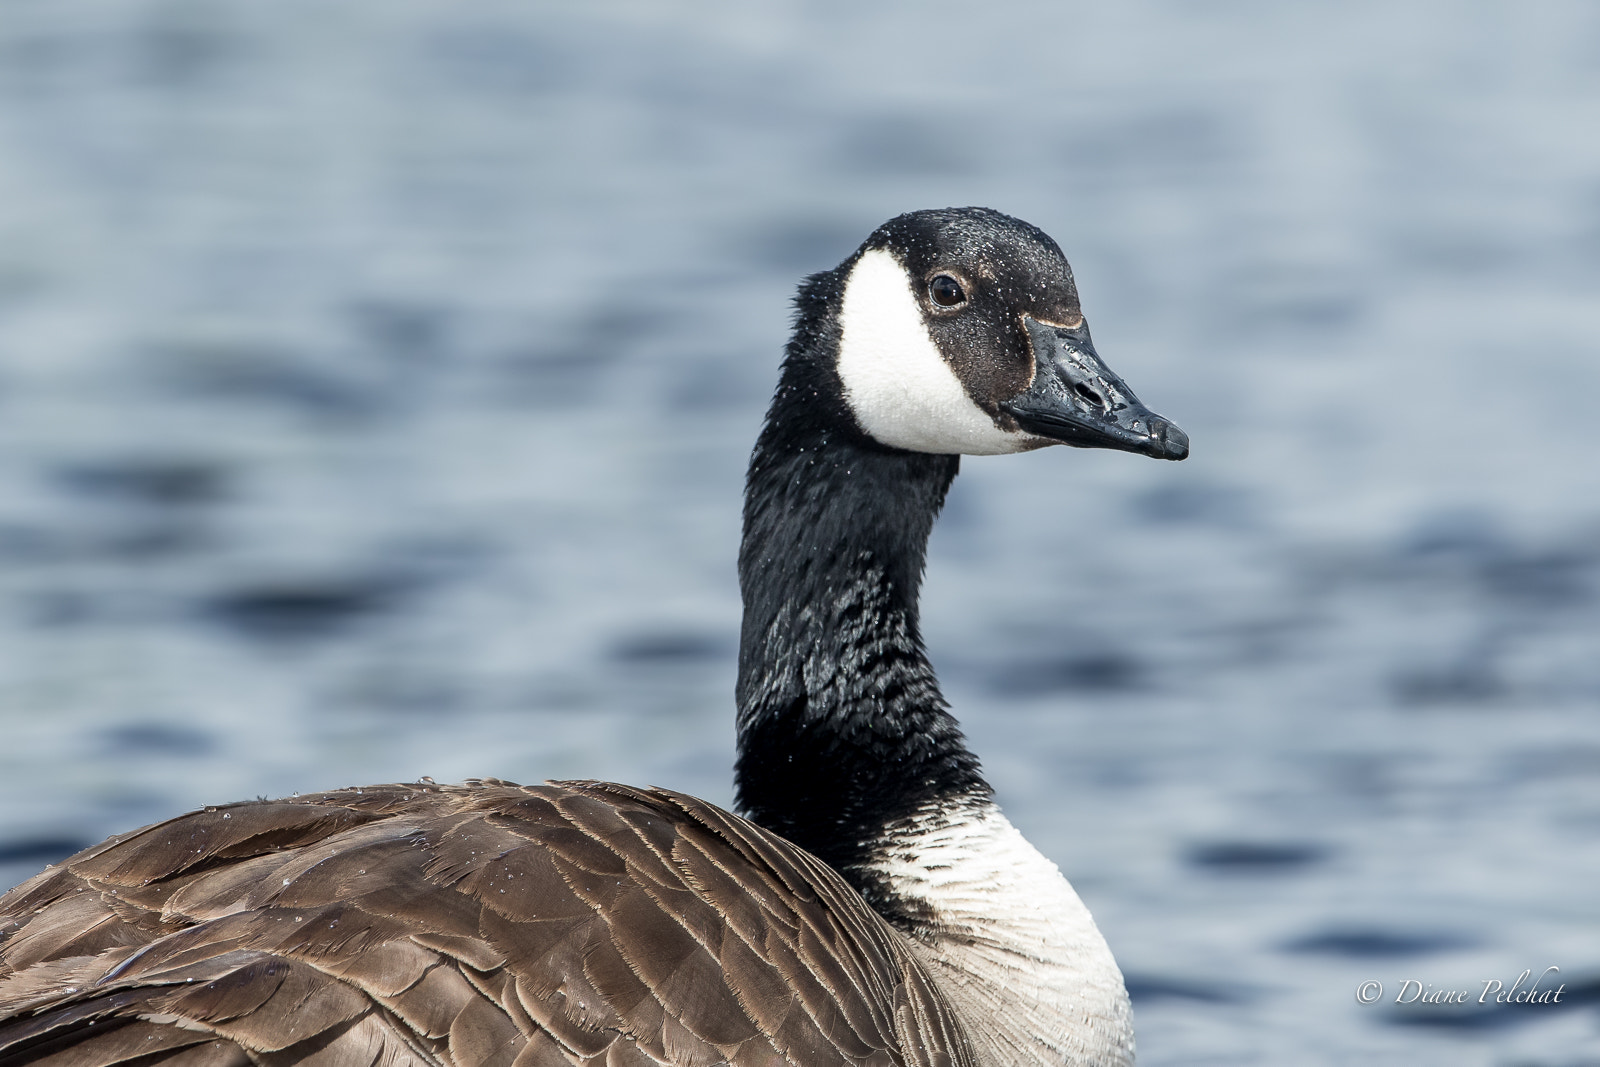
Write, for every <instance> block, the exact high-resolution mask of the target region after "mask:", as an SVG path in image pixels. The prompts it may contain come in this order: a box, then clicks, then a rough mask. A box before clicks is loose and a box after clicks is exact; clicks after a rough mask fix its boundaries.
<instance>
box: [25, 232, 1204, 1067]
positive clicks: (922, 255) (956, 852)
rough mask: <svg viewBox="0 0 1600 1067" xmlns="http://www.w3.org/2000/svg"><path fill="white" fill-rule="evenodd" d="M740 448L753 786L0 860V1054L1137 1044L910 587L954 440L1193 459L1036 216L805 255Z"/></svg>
mask: <svg viewBox="0 0 1600 1067" xmlns="http://www.w3.org/2000/svg"><path fill="white" fill-rule="evenodd" d="M798 309H799V313H798V321H797V325H796V329H795V334H794V338H793V340H792V341H791V343H790V345H789V348H788V351H787V355H786V358H785V360H784V365H783V371H782V376H781V380H780V383H779V386H778V389H777V392H776V394H775V396H774V399H773V403H772V407H771V410H770V412H769V414H768V418H767V422H766V425H765V428H764V429H763V431H762V433H761V437H760V439H759V441H758V442H757V445H756V449H755V452H754V454H753V456H752V459H751V464H750V472H749V478H748V483H747V491H746V505H745V538H744V544H743V547H742V549H741V552H740V558H739V572H740V579H741V585H742V588H743V593H744V601H745V616H744V625H743V631H742V634H741V649H740V659H739V682H738V715H739V718H738V726H739V760H738V768H737V784H738V800H739V805H740V808H741V810H742V811H743V812H744V815H745V816H746V817H744V818H741V817H739V816H736V815H732V814H730V813H728V812H725V811H722V810H720V809H718V808H716V807H714V806H712V805H709V804H706V803H704V802H703V801H699V800H695V799H694V798H691V797H686V796H683V795H680V794H676V793H671V792H667V791H664V790H639V789H633V788H630V787H626V786H617V785H609V784H605V783H593V782H587V783H586V782H564V783H562V782H555V783H546V784H545V785H542V786H529V787H522V786H516V785H512V784H510V783H505V782H500V781H495V780H485V781H479V782H469V783H467V784H466V785H462V786H436V785H433V784H431V783H426V784H420V785H404V786H402V785H390V786H377V787H369V788H366V789H347V790H340V791H336V792H332V793H324V794H318V795H314V796H303V797H296V798H292V799H287V800H278V801H257V802H247V803H243V804H236V805H231V806H226V807H219V808H208V809H206V810H205V811H202V812H195V813H192V814H190V815H186V816H182V817H179V818H177V819H173V820H170V821H168V822H165V823H160V824H157V825H155V826H151V827H146V828H145V829H143V830H139V831H135V832H133V833H131V834H128V835H123V836H121V837H118V838H113V839H112V840H110V841H108V842H106V843H104V844H102V845H99V846H96V847H95V848H92V849H89V850H87V851H85V852H83V853H80V854H79V855H77V856H74V857H72V858H71V859H69V860H67V861H65V862H63V863H62V864H60V865H59V866H56V867H52V868H50V869H47V870H46V871H45V872H44V873H42V874H40V875H38V876H37V877H35V878H33V879H31V880H30V881H28V882H25V883H24V884H23V885H21V886H18V887H17V888H16V889H14V890H12V891H11V892H10V893H8V894H6V895H5V896H4V897H0V1065H6V1067H9V1065H11V1064H23V1063H29V1064H63V1065H65V1064H73V1065H84V1067H90V1065H106V1067H110V1065H113V1064H125V1065H133V1064H138V1065H140V1067H144V1065H155V1064H166V1065H174V1067H175V1065H183V1067H198V1065H223V1064H228V1065H243V1064H291V1063H295V1064H321V1065H329V1067H347V1065H363V1067H365V1065H373V1064H392V1065H401V1064H407V1065H409V1064H418V1065H420V1064H430V1065H433V1064H452V1065H467V1064H517V1065H524V1067H534V1065H537V1067H555V1065H561V1064H569V1063H570V1064H593V1065H600V1064H604V1065H606V1067H623V1065H633V1064H637V1065H640V1067H644V1065H649V1064H671V1065H674V1067H680V1065H681V1067H691V1065H693V1067H710V1065H715V1064H733V1065H738V1067H747V1065H756V1064H761V1065H773V1067H776V1065H780V1064H794V1065H797V1067H819V1065H824V1064H829V1065H831V1064H840V1065H843V1064H860V1065H867V1064H871V1065H885V1067H887V1065H893V1064H907V1065H913V1064H914V1065H929V1067H935V1065H937V1067H1002V1065H1006V1067H1011V1065H1032V1064H1038V1065H1045V1064H1051V1065H1060V1064H1104V1065H1109V1064H1126V1063H1131V1062H1132V1057H1133V1042H1132V1030H1131V1022H1130V1017H1129V1010H1128V1002H1127V995H1126V993H1125V992H1124V990H1123V984H1122V979H1121V975H1120V973H1119V972H1118V970H1117V967H1116V964H1115V962H1114V960H1113V959H1112V957H1111V954H1110V951H1109V950H1108V949H1107V947H1106V944H1105V941H1104V940H1103V938H1102V937H1101V936H1100V934H1099V932H1098V930H1096V929H1095V926H1094V923H1093V921H1092V920H1091V918H1090V917H1089V914H1088V911H1087V910H1086V909H1085V908H1084V907H1083V905H1082V903H1081V902H1080V901H1079V899H1078V897H1077V895H1076V894H1075V893H1074V892H1073V890H1072V888H1071V886H1070V885H1068V883H1067V882H1066V880H1065V879H1064V878H1063V877H1062V876H1061V874H1060V872H1059V871H1057V870H1056V868H1055V866H1054V865H1053V864H1051V863H1050V862H1049V861H1048V860H1047V859H1045V858H1044V857H1043V856H1041V855H1040V854H1039V853H1038V852H1037V851H1035V850H1034V849H1033V848H1032V847H1031V846H1030V845H1028V843H1027V842H1026V841H1025V840H1023V838H1022V837H1021V835H1020V834H1018V833H1017V831H1016V830H1015V829H1014V828H1013V827H1012V826H1011V824H1010V823H1009V822H1007V821H1006V819H1005V817H1004V815H1003V814H1001V812H1000V810H999V809H998V808H997V807H996V806H995V804H994V803H993V801H992V799H991V796H990V789H989V786H988V785H987V783H985V782H984V780H983V778H982V776H981V774H980V770H979V765H978V762H977V760H976V759H975V757H973V755H972V754H971V753H970V752H968V750H967V748H966V746H965V743H964V741H963V739H962V737H961V734H960V732H959V730H958V729H957V727H956V724H955V721H954V720H953V719H952V718H951V716H950V714H949V712H948V710H947V709H946V706H945V703H944V700H943V698H942V697H941V695H940V693H939V689H938V686H937V683H936V681H935V678H934V675H933V671H932V668H931V667H930V665H929V664H928V661H927V658H926V657H925V655H924V653H923V649H922V642H921V638H920V636H919V633H918V622H917V591H918V586H919V584H920V580H921V575H922V569H923V562H924V556H925V550H926V544H927V539H928V534H929V532H930V530H931V528H932V524H933V521H934V518H935V517H936V515H937V513H938V511H939V508H940V505H941V504H942V502H943V500H944V496H945V492H946V490H947V489H948V488H949V485H950V482H951V479H952V478H954V477H955V474H956V470H957V463H958V460H957V454H959V453H961V452H968V453H1000V452H1010V451H1021V450H1025V449H1030V448H1036V447H1041V446H1043V445H1047V444H1052V443H1063V442H1064V443H1067V444H1073V445H1078V446H1081V447H1105V448H1120V449H1124V450H1128V451H1137V452H1143V453H1146V454H1149V455H1153V456H1158V457H1162V458H1170V459H1181V458H1183V456H1184V455H1186V454H1187V451H1188V446H1187V440H1186V439H1185V438H1184V436H1183V434H1182V433H1181V431H1179V430H1177V428H1176V427H1174V426H1172V425H1171V424H1170V423H1168V422H1167V421H1166V420H1164V419H1162V418H1160V417H1159V416H1156V415H1153V414H1152V413H1151V412H1149V411H1148V410H1147V409H1145V408H1144V407H1143V406H1142V405H1141V404H1140V403H1139V402H1138V400H1137V399H1136V398H1135V397H1134V396H1133V394H1132V393H1131V391H1129V390H1128V388H1127V386H1126V385H1125V384H1124V383H1123V382H1122V381H1121V380H1120V379H1118V378H1117V377H1116V376H1115V375H1113V374H1112V373H1111V372H1110V371H1109V370H1107V369H1106V368H1105V366H1104V364H1102V363H1101V362H1100V360H1099V357H1098V356H1097V355H1096V354H1095V352H1094V349H1093V347H1092V345H1091V343H1090V341H1089V337H1088V333H1087V329H1086V327H1085V326H1084V324H1083V318H1082V314H1081V311H1080V310H1079V307H1078V300H1077V294H1076V290H1075V289H1074V287H1073V283H1072V276H1071V273H1070V271H1069V269H1068V267H1067V264H1066V261H1065V259H1064V258H1063V257H1062V256H1061V253H1060V250H1059V249H1058V248H1057V247H1056V246H1055V244H1054V242H1052V241H1051V240H1050V239H1049V238H1048V237H1046V236H1045V235H1044V234H1043V233H1041V232H1039V231H1038V230H1036V229H1034V228H1033V227H1031V226H1028V225H1027V224H1025V223H1021V222H1019V221H1017V220H1015V219H1011V218H1008V217H1006V216H1004V215H1000V214H998V213H995V212H992V211H986V210H982V209H971V208H969V209H951V210H946V211H931V212H918V213H914V214H910V215H904V216H901V217H899V218H897V219H894V220H892V221H890V222H889V223H887V224H885V225H884V226H883V227H881V228H880V229H879V230H878V231H876V232H875V233H874V234H873V235H872V236H871V237H870V238H868V240H867V242H866V243H865V244H864V245H863V246H862V248H861V249H860V250H858V251H857V252H856V253H855V254H854V255H852V256H851V257H850V258H849V259H848V260H846V261H845V263H844V264H843V265H841V266H840V267H839V268H838V269H836V270H833V271H829V272H825V273H823V274H819V275H816V276H814V277H812V278H810V279H808V280H807V282H806V283H805V285H804V286H803V287H802V290H801V293H800V297H799V300H798Z"/></svg>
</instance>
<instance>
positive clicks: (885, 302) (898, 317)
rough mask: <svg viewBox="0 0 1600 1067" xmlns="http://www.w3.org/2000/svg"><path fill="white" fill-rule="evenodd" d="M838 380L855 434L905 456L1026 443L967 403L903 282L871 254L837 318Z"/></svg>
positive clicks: (886, 256) (853, 276) (988, 452)
mask: <svg viewBox="0 0 1600 1067" xmlns="http://www.w3.org/2000/svg"><path fill="white" fill-rule="evenodd" d="M840 325H841V328H842V329H841V335H840V338H839V377H840V379H841V380H842V381H843V383H844V394H845V402H846V403H847V404H849V405H850V410H851V411H852V412H853V413H854V414H855V417H856V421H857V422H859V423H860V424H861V428H862V429H863V430H865V431H867V433H869V434H871V435H872V436H873V437H874V438H876V439H877V440H878V441H880V442H882V443H883V444H886V445H889V446H890V447H892V448H904V449H906V450H907V451H910V452H935V453H943V454H951V453H965V454H967V455H973V456H993V455H999V454H1001V453H1004V452H1020V451H1022V450H1023V449H1025V448H1028V447H1030V444H1031V443H1033V440H1032V438H1030V437H1029V436H1028V435H1027V434H1025V433H1021V432H1015V433H1010V432H1007V431H1005V430H1002V429H1000V427H998V426H996V425H995V424H994V419H992V418H991V417H989V416H988V415H987V414H985V413H984V411H983V409H982V408H980V407H978V405H977V404H974V403H973V402H972V398H971V397H969V396H968V395H967V391H966V389H964V388H963V387H962V385H961V381H960V379H958V378H957V377H956V374H955V371H954V370H952V369H951V367H950V364H948V363H946V362H945V361H944V358H943V357H942V356H940V355H939V349H938V347H937V346H936V345H935V344H934V343H933V338H932V337H930V336H928V329H927V326H926V324H924V323H923V321H922V312H921V310H920V309H919V308H918V306H917V298H916V295H915V294H914V293H913V292H912V289H911V279H910V278H909V277H908V276H907V275H906V272H905V268H904V267H902V266H901V265H900V264H899V262H898V261H897V260H896V259H895V258H894V256H893V255H892V254H891V253H889V252H887V251H885V250H883V249H875V250H873V251H871V252H867V253H866V254H864V255H863V256H862V257H861V258H860V259H858V260H856V265H855V267H854V268H853V269H852V270H851V271H850V277H849V279H848V280H847V281H846V282H845V289H844V311H843V313H842V314H841V316H840Z"/></svg>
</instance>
